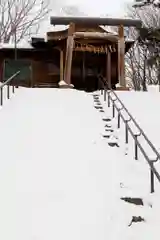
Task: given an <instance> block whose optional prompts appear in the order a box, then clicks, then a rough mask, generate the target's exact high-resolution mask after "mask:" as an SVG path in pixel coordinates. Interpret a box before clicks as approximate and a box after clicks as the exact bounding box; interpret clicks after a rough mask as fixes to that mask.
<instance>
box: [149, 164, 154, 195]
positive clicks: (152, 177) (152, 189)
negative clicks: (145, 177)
mask: <svg viewBox="0 0 160 240" xmlns="http://www.w3.org/2000/svg"><path fill="white" fill-rule="evenodd" d="M150 164H151V166H153V162H152V161H151V162H150ZM150 178H151V193H153V192H154V173H153V171H152V168H150Z"/></svg>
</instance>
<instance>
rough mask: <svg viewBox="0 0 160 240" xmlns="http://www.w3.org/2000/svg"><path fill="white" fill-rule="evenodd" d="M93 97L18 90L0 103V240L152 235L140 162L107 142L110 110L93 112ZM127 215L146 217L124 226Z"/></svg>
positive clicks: (153, 218)
mask: <svg viewBox="0 0 160 240" xmlns="http://www.w3.org/2000/svg"><path fill="white" fill-rule="evenodd" d="M98 94H99V93H98ZM93 95H95V93H94V94H87V93H84V92H79V91H76V90H71V89H70V90H66V89H65V90H59V89H23V88H20V89H17V93H16V94H15V95H14V96H13V97H12V98H11V100H10V101H6V103H5V104H4V106H3V107H2V108H1V110H0V133H1V134H0V146H1V151H0V154H1V160H0V193H1V195H0V239H3V240H10V239H12V240H21V239H23V240H44V239H45V240H46V239H47V240H51V239H52V240H53V239H56V240H62V239H70V240H72V239H79V240H82V239H83V240H85V239H86V240H88V239H92V240H98V239H101V240H103V239H110V240H119V239H123V240H128V239H145V240H146V239H152V240H154V239H157V238H156V236H157V234H158V233H159V232H158V231H159V229H158V228H159V222H158V219H159V218H158V215H156V212H157V209H158V204H156V201H155V196H154V199H153V201H152V199H151V197H150V196H149V194H148V193H149V188H148V184H147V183H146V181H147V180H148V171H145V170H146V169H145V168H144V167H146V165H144V164H143V163H141V162H140V161H139V162H135V161H133V159H131V156H129V155H126V156H125V155H124V152H123V151H122V148H121V147H120V148H118V147H109V146H108V144H107V143H108V142H109V139H106V138H103V135H104V134H106V131H105V130H106V127H105V125H106V121H103V119H104V117H106V116H108V115H109V114H110V112H109V111H110V110H109V109H107V108H105V109H106V111H105V112H99V110H97V109H95V108H94V105H96V103H95V102H94V100H93ZM109 124H111V129H113V134H112V135H113V139H114V137H116V136H118V135H117V132H116V128H115V125H114V120H113V121H111V122H110V123H109ZM114 135H115V136H114ZM118 137H120V136H118ZM114 141H115V139H114V140H113V142H114ZM142 188H143V189H142ZM142 190H143V191H142ZM157 194H158V192H157ZM124 196H130V197H142V198H143V199H144V201H145V203H144V206H135V205H133V204H128V203H125V202H124V201H122V200H120V198H121V197H124ZM156 196H157V195H156ZM157 198H158V199H159V197H156V199H157ZM151 204H153V206H152V208H151V206H150V205H151ZM133 216H142V217H144V218H145V222H144V223H143V222H142V223H137V224H132V225H131V226H129V225H130V223H131V220H132V217H133Z"/></svg>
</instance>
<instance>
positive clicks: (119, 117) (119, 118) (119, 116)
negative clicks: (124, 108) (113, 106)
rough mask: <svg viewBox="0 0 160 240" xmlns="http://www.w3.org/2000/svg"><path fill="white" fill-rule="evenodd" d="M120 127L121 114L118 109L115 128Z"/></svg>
mask: <svg viewBox="0 0 160 240" xmlns="http://www.w3.org/2000/svg"><path fill="white" fill-rule="evenodd" d="M120 127H121V115H120V110H118V124H117V128H120Z"/></svg>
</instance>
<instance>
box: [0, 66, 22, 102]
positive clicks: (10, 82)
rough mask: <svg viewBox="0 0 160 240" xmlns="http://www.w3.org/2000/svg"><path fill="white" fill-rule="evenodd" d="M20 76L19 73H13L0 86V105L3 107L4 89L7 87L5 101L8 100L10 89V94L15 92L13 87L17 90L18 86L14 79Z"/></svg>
mask: <svg viewBox="0 0 160 240" xmlns="http://www.w3.org/2000/svg"><path fill="white" fill-rule="evenodd" d="M19 74H20V71H17V72H16V73H14V74H13V75H12V76H11V77H10V78H8V79H7V80H6V81H5V82H3V83H2V84H1V85H0V94H1V96H0V105H1V106H2V105H3V97H4V87H5V86H6V87H7V99H10V89H11V88H12V93H14V92H15V87H16V88H18V84H17V81H16V77H17V76H18V75H19Z"/></svg>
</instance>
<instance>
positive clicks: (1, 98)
mask: <svg viewBox="0 0 160 240" xmlns="http://www.w3.org/2000/svg"><path fill="white" fill-rule="evenodd" d="M2 105H3V87H1V106H2Z"/></svg>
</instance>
